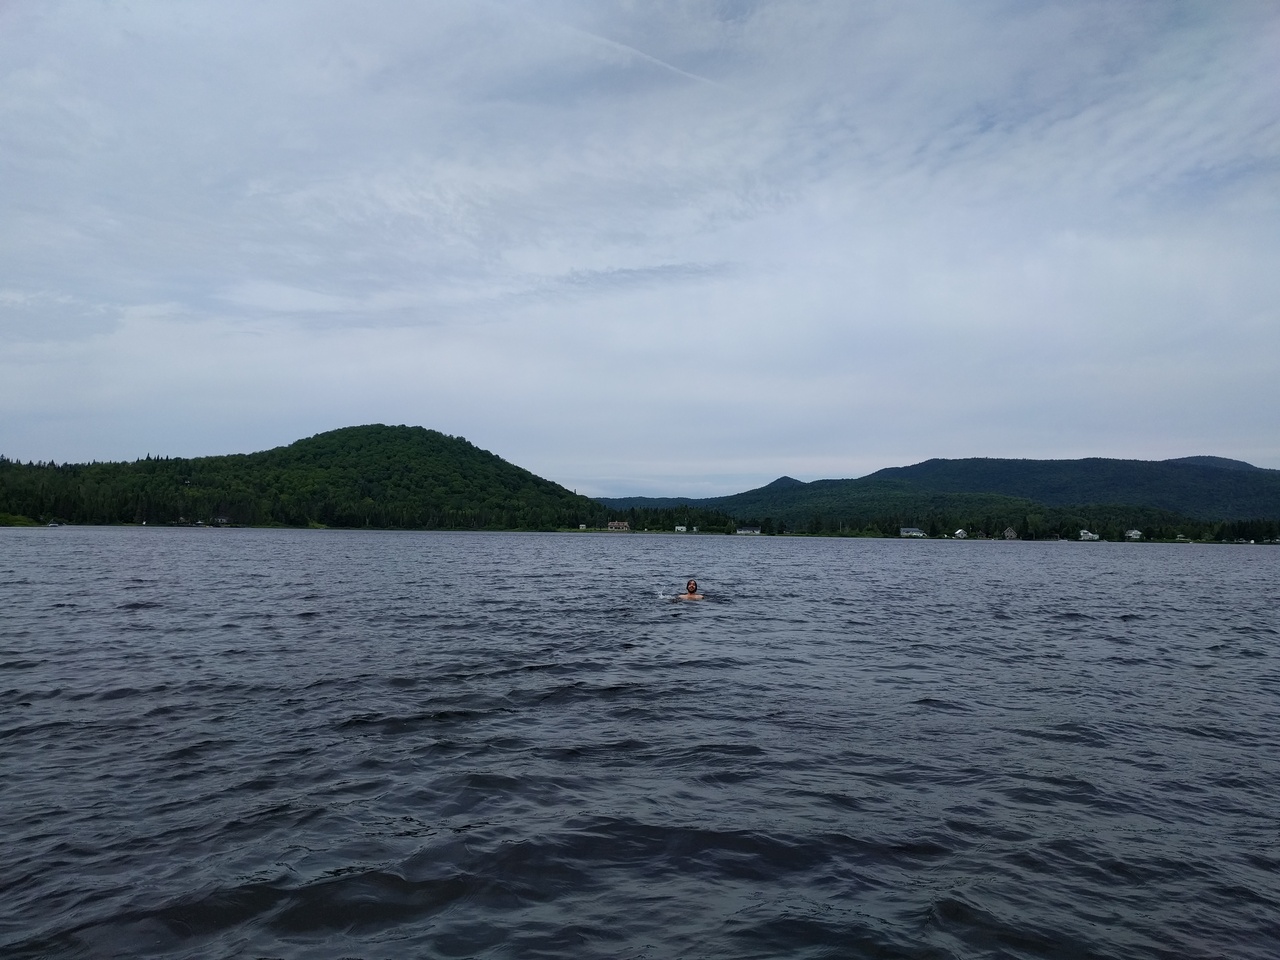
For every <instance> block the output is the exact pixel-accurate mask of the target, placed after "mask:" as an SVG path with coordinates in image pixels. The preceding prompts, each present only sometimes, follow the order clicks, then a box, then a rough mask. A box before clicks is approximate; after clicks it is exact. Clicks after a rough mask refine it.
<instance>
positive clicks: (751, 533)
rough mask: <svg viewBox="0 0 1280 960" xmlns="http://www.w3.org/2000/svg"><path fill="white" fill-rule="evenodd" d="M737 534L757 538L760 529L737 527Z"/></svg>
mask: <svg viewBox="0 0 1280 960" xmlns="http://www.w3.org/2000/svg"><path fill="white" fill-rule="evenodd" d="M738 532H739V533H745V534H747V535H749V536H759V535H760V528H759V527H739V528H738Z"/></svg>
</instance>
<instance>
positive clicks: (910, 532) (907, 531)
mask: <svg viewBox="0 0 1280 960" xmlns="http://www.w3.org/2000/svg"><path fill="white" fill-rule="evenodd" d="M898 536H900V537H927V536H929V535H928V534H927V533H925V532H924V531H923V530H921V529H920V528H919V527H899V528H898Z"/></svg>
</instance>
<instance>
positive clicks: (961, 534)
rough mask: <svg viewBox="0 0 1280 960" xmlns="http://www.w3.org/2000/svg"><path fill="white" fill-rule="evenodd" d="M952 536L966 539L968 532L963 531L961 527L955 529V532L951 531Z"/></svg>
mask: <svg viewBox="0 0 1280 960" xmlns="http://www.w3.org/2000/svg"><path fill="white" fill-rule="evenodd" d="M952 536H953V537H955V538H956V539H957V540H966V539H968V537H969V534H968V533H967V532H965V531H964V530H963V529H960V530H957V531H956V532H955V533H953V534H952Z"/></svg>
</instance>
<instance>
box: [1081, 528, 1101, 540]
mask: <svg viewBox="0 0 1280 960" xmlns="http://www.w3.org/2000/svg"><path fill="white" fill-rule="evenodd" d="M1080 539H1081V540H1101V539H1102V538H1101V537H1100V536H1098V535H1097V534H1096V533H1090V532H1089V531H1088V530H1081V531H1080Z"/></svg>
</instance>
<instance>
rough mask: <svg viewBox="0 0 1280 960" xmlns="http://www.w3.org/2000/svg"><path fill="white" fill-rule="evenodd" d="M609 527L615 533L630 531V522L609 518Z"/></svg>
mask: <svg viewBox="0 0 1280 960" xmlns="http://www.w3.org/2000/svg"><path fill="white" fill-rule="evenodd" d="M609 529H610V530H612V531H614V532H615V533H630V532H631V522H630V521H629V520H610V521H609Z"/></svg>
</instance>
